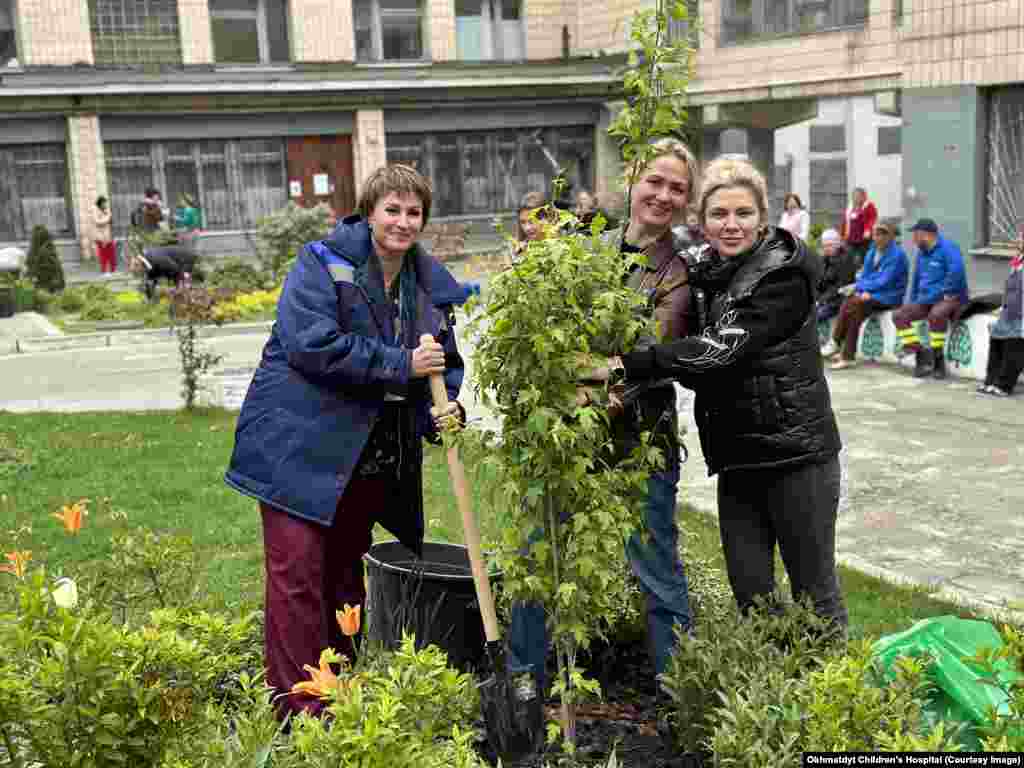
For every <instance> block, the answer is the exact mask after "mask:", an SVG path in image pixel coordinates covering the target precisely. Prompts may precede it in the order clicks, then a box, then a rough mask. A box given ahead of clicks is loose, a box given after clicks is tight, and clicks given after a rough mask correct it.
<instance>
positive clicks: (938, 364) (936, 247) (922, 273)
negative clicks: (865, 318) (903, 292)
mask: <svg viewBox="0 0 1024 768" xmlns="http://www.w3.org/2000/svg"><path fill="white" fill-rule="evenodd" d="M911 231H912V232H913V236H914V245H916V246H917V260H916V262H915V264H914V277H913V278H912V280H911V283H910V301H908V302H907V303H906V304H904V305H903V306H901V307H900V308H899V309H897V310H896V311H895V312H894V313H893V316H892V322H893V324H894V325H895V326H896V333H897V335H898V336H899V340H900V342H901V343H902V345H903V354H905V355H906V354H910V353H913V354H914V355H915V356H916V358H917V360H916V363H915V366H914V376H915V377H916V378H919V379H920V378H924V377H926V376H934V377H935V378H936V379H944V378H946V376H947V372H946V359H945V354H944V352H943V350H944V349H945V348H946V331H947V329H948V328H949V322H950V320H951V319H952V318H953V317H954V316H955V315H956V313H957V312H958V311H959V309H960V307H961V306H963V305H964V304H966V303H967V301H968V298H969V296H968V292H967V273H966V272H965V271H964V257H963V255H962V254H961V253H960V246H959V245H957V244H956V243H955V242H953V241H952V240H947V239H946V238H944V237H942V236H941V235H940V234H939V227H938V225H937V224H936V223H935V221H934V220H932V219H921V220H919V221H918V222H917V223H916V224H915V225H914V226H913V228H912V229H911ZM925 318H927V319H928V340H929V345H928V347H925V346H924V345H923V344H922V343H921V337H920V334H919V333H918V331H917V328H916V327H915V326H914V322H916V321H918V320H924V319H925Z"/></svg>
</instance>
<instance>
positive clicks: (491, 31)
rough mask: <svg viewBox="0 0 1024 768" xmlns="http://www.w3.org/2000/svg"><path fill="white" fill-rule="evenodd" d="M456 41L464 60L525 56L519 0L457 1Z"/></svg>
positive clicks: (510, 59)
mask: <svg viewBox="0 0 1024 768" xmlns="http://www.w3.org/2000/svg"><path fill="white" fill-rule="evenodd" d="M455 40H456V45H457V48H458V52H459V58H460V59H462V60H464V61H486V60H491V59H503V60H506V61H515V60H519V59H522V58H524V55H525V53H524V45H523V19H522V14H521V13H520V2H519V0H455Z"/></svg>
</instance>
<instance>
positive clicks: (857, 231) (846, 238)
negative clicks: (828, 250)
mask: <svg viewBox="0 0 1024 768" xmlns="http://www.w3.org/2000/svg"><path fill="white" fill-rule="evenodd" d="M877 222H878V209H877V208H875V204H874V203H872V202H871V201H870V200H869V201H867V202H866V203H864V205H863V206H862V207H861V208H854V207H853V206H850V207H849V208H847V209H846V215H845V216H843V242H845V243H848V244H850V245H861V244H862V243H867V242H869V241H870V240H871V233H872V232H874V231H875V224H876V223H877Z"/></svg>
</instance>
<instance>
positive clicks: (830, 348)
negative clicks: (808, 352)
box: [821, 339, 839, 357]
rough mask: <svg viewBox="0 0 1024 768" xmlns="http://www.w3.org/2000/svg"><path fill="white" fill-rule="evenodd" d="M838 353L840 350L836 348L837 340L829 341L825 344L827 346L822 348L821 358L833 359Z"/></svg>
mask: <svg viewBox="0 0 1024 768" xmlns="http://www.w3.org/2000/svg"><path fill="white" fill-rule="evenodd" d="M838 351H839V348H838V347H837V346H836V342H835V339H829V340H828V341H827V342H826V343H825V346H824V347H822V348H821V356H822V357H832V355H834V354H835V353H836V352H838Z"/></svg>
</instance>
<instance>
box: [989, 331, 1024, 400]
mask: <svg viewBox="0 0 1024 768" xmlns="http://www.w3.org/2000/svg"><path fill="white" fill-rule="evenodd" d="M1021 371H1024V339H990V340H989V343H988V369H987V371H986V372H985V383H986V384H990V385H991V384H994V385H995V386H997V387H999V388H1000V389H1001V390H1003V391H1004V392H1008V393H1010V394H1012V393H1013V388H1014V387H1015V386H1016V384H1017V379H1018V378H1020V374H1021Z"/></svg>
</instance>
